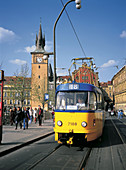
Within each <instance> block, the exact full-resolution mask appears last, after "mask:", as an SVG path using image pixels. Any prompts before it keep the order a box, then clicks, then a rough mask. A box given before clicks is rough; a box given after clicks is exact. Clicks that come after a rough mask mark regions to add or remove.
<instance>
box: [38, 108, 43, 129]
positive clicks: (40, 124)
mask: <svg viewBox="0 0 126 170" xmlns="http://www.w3.org/2000/svg"><path fill="white" fill-rule="evenodd" d="M42 118H43V109H42V108H41V106H40V105H39V108H38V120H39V126H42Z"/></svg>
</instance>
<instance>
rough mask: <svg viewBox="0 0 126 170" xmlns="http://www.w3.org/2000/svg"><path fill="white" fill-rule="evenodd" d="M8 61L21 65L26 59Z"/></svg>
mask: <svg viewBox="0 0 126 170" xmlns="http://www.w3.org/2000/svg"><path fill="white" fill-rule="evenodd" d="M9 62H10V63H12V64H17V65H23V64H26V63H27V61H24V60H20V59H15V60H10V61H9Z"/></svg>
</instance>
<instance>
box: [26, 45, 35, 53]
mask: <svg viewBox="0 0 126 170" xmlns="http://www.w3.org/2000/svg"><path fill="white" fill-rule="evenodd" d="M35 48H36V46H35V45H32V46H31V47H30V46H28V47H25V52H27V53H30V52H32V51H35Z"/></svg>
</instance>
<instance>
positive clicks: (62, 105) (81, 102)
mask: <svg viewBox="0 0 126 170" xmlns="http://www.w3.org/2000/svg"><path fill="white" fill-rule="evenodd" d="M56 109H58V110H96V95H95V93H94V92H58V93H57V96H56Z"/></svg>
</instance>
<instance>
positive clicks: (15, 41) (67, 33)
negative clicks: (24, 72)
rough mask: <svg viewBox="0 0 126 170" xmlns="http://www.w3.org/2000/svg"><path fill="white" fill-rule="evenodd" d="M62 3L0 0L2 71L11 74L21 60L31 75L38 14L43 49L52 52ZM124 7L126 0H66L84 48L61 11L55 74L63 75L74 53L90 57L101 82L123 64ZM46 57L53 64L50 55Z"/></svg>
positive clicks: (125, 37)
mask: <svg viewBox="0 0 126 170" xmlns="http://www.w3.org/2000/svg"><path fill="white" fill-rule="evenodd" d="M62 1H63V3H64V4H65V3H66V2H67V0H62ZM62 8H63V6H62V3H61V0H45V1H44V0H21V1H18V0H11V1H10V0H0V69H3V70H4V72H5V76H13V75H14V73H15V72H16V70H17V69H18V70H19V71H20V68H21V65H22V64H26V63H27V64H28V66H29V76H31V54H30V52H32V51H34V49H35V38H36V33H37V34H38V32H39V26H40V18H41V25H42V32H43V34H44V33H45V39H46V46H45V50H46V51H47V52H53V26H54V23H55V21H56V19H57V17H58V15H59V13H60V11H61V10H62ZM125 8H126V0H104V1H103V0H81V9H76V4H75V2H71V3H70V4H69V5H68V6H67V7H66V10H67V12H68V14H69V17H70V19H71V21H72V24H73V26H74V29H75V31H76V33H77V35H78V38H79V40H80V42H81V45H82V47H83V50H84V52H83V51H82V49H81V47H80V45H79V43H78V40H77V38H76V36H75V34H74V31H73V29H72V26H71V24H70V22H69V20H68V18H67V15H66V13H65V11H64V12H63V14H62V16H61V17H60V19H59V21H58V23H57V26H56V67H57V74H58V75H68V69H69V68H70V66H71V64H72V62H71V60H72V59H73V58H78V57H81V58H82V57H93V58H94V62H95V65H96V67H97V70H96V71H98V72H99V80H100V82H103V81H104V82H107V81H109V80H111V79H112V77H113V76H114V75H115V74H116V73H117V72H118V71H119V70H120V69H121V68H122V67H123V66H124V65H126V10H125ZM49 63H51V64H52V68H53V55H52V56H50V58H49ZM80 64H81V63H80ZM61 68H65V69H64V70H62V69H61ZM73 69H74V68H73V67H72V69H71V71H72V70H73Z"/></svg>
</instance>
